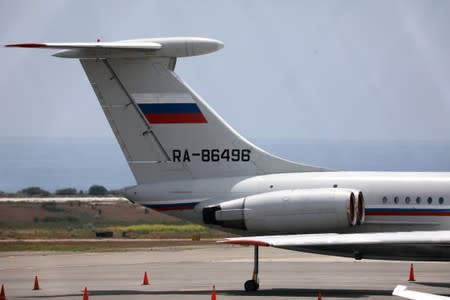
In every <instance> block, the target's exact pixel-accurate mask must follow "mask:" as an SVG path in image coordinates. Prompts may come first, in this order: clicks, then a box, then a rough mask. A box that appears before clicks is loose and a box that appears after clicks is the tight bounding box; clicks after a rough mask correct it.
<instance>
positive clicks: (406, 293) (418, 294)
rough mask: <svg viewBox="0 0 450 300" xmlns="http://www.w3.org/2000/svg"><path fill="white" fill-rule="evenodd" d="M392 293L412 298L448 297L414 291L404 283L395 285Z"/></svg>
mask: <svg viewBox="0 0 450 300" xmlns="http://www.w3.org/2000/svg"><path fill="white" fill-rule="evenodd" d="M392 295H394V296H399V297H402V298H406V299H412V300H448V299H450V297H446V296H440V295H435V294H430V293H423V292H416V291H413V290H407V287H406V286H404V285H400V284H399V285H397V286H396V287H395V289H394V291H393V292H392Z"/></svg>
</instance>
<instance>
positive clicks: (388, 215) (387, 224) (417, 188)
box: [126, 172, 450, 235]
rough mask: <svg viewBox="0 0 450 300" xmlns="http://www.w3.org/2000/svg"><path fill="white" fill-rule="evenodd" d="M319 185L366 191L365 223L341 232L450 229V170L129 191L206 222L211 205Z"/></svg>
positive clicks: (267, 178) (285, 177)
mask: <svg viewBox="0 0 450 300" xmlns="http://www.w3.org/2000/svg"><path fill="white" fill-rule="evenodd" d="M317 188H348V189H358V190H360V191H362V192H363V194H364V199H365V211H366V220H365V223H364V225H363V226H358V227H351V228H350V227H349V228H348V230H338V232H381V231H412V230H448V229H450V173H411V172H409V173H401V172H317V173H286V174H270V175H261V176H254V177H223V178H209V179H194V180H180V181H170V182H159V183H153V184H145V185H138V186H135V187H131V188H128V189H126V195H127V197H128V198H129V199H131V200H133V201H136V202H138V203H140V204H142V205H145V206H147V207H151V208H154V209H156V210H159V211H162V212H165V213H169V214H171V215H174V216H177V217H180V218H183V219H187V220H190V221H193V222H196V223H200V224H203V220H202V208H203V207H205V206H209V205H212V204H217V203H220V202H223V201H228V200H233V199H237V198H241V197H246V196H250V195H255V194H260V193H267V192H271V191H280V190H293V189H317ZM256 233H257V232H256ZM241 234H245V235H248V234H250V235H251V234H255V232H251V231H245V232H241Z"/></svg>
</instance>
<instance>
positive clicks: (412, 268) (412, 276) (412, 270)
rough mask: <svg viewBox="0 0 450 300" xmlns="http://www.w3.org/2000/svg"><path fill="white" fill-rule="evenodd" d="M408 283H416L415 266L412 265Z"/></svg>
mask: <svg viewBox="0 0 450 300" xmlns="http://www.w3.org/2000/svg"><path fill="white" fill-rule="evenodd" d="M408 281H416V279H415V278H414V266H413V264H411V267H410V268H409V279H408Z"/></svg>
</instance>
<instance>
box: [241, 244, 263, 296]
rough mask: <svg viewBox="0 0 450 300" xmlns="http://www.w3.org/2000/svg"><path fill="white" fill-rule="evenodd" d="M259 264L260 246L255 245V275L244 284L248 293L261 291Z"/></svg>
mask: <svg viewBox="0 0 450 300" xmlns="http://www.w3.org/2000/svg"><path fill="white" fill-rule="evenodd" d="M258 264H259V248H258V246H256V245H255V251H254V255H253V275H252V279H250V280H247V281H246V282H245V284H244V288H245V291H246V292H254V291H257V290H258V289H259V279H258Z"/></svg>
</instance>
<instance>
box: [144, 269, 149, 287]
mask: <svg viewBox="0 0 450 300" xmlns="http://www.w3.org/2000/svg"><path fill="white" fill-rule="evenodd" d="M149 284H150V283H149V281H148V276H147V272H145V273H144V281H143V282H142V285H149Z"/></svg>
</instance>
